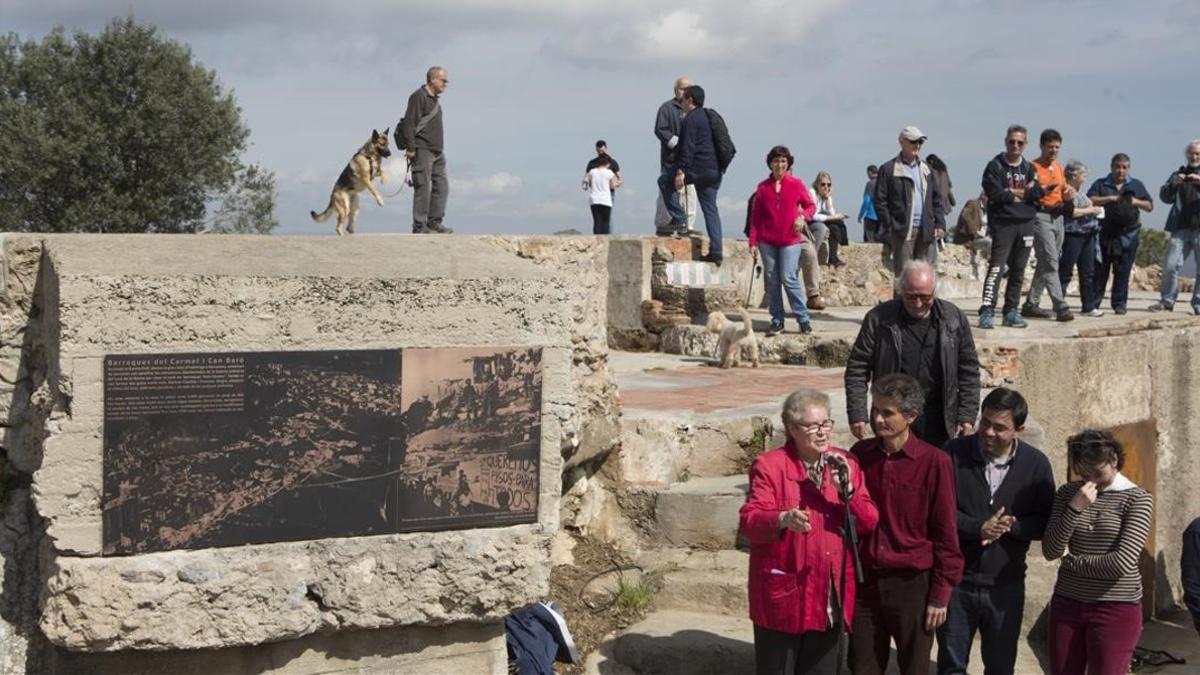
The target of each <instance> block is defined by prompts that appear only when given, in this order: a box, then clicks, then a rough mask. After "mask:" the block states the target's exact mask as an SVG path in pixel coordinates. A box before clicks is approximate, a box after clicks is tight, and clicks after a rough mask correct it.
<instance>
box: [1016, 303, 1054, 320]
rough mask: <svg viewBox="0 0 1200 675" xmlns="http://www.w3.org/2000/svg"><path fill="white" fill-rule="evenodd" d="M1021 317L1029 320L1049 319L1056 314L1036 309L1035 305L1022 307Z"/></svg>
mask: <svg viewBox="0 0 1200 675" xmlns="http://www.w3.org/2000/svg"><path fill="white" fill-rule="evenodd" d="M1021 316H1023V317H1025V318H1027V319H1049V318H1050V317H1052V316H1054V314H1053V313H1052V312H1051V311H1050V310H1048V309H1042V308H1041V307H1034V306H1033V305H1022V306H1021Z"/></svg>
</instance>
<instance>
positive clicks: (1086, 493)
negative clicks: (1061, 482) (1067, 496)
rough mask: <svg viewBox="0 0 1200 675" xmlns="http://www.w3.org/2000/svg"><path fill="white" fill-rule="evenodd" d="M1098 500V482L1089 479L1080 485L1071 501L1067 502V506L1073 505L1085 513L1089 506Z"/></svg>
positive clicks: (1073, 507)
mask: <svg viewBox="0 0 1200 675" xmlns="http://www.w3.org/2000/svg"><path fill="white" fill-rule="evenodd" d="M1095 502H1096V482H1095V481H1091V480H1089V481H1088V482H1086V483H1084V484H1083V485H1080V486H1079V490H1078V491H1076V492H1075V495H1074V496H1072V497H1071V501H1069V502H1067V506H1069V507H1071V508H1072V509H1074V510H1075V511H1077V512H1078V513H1083V512H1084V511H1086V510H1087V507H1089V506H1091V505H1092V504H1094V503H1095Z"/></svg>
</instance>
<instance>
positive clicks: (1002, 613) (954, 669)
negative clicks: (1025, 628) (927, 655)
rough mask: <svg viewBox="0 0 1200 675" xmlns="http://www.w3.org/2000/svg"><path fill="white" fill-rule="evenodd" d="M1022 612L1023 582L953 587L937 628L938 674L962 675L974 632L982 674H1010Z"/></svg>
mask: <svg viewBox="0 0 1200 675" xmlns="http://www.w3.org/2000/svg"><path fill="white" fill-rule="evenodd" d="M1024 613H1025V582H1024V580H1022V581H1020V582H1018V583H1010V584H1007V585H1004V586H996V587H992V586H978V585H975V584H970V583H963V584H961V585H959V586H957V587H956V588H955V589H954V591H953V593H951V594H950V605H949V606H948V607H947V611H946V623H944V624H942V625H941V627H940V628H938V629H937V642H938V655H937V672H938V675H960V674H961V675H965V673H966V672H967V663H968V662H969V661H970V658H971V642H972V641H973V640H974V639H975V633H976V631H978V632H979V637H980V641H981V642H982V645H981V647H982V649H981V650H980V651H981V652H983V672H984V673H985V674H986V675H1012V673H1013V669H1014V668H1015V667H1016V663H1017V641H1018V640H1020V639H1021V617H1022V615H1024ZM976 672H978V671H976Z"/></svg>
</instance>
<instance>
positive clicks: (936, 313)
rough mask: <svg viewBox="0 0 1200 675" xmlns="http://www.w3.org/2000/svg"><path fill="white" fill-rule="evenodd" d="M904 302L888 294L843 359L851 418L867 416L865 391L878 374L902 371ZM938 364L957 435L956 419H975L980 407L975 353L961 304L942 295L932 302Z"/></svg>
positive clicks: (949, 426)
mask: <svg viewBox="0 0 1200 675" xmlns="http://www.w3.org/2000/svg"><path fill="white" fill-rule="evenodd" d="M904 311H905V310H904V303H902V302H901V301H900V300H888V301H887V302H885V303H883V304H881V305H878V306H876V307H874V308H873V309H871V311H869V312H867V316H866V317H865V318H863V323H862V328H861V329H860V330H859V331H858V337H857V338H856V339H855V340H854V346H853V347H851V348H850V357H849V359H848V360H847V361H846V412H847V414H848V416H849V418H850V423H851V424H853V423H855V422H868V421H870V419H869V408H868V406H867V393H868V385H869V384H870V381H871V380H872V379H874V378H876V377H881V376H883V375H888V374H890V373H897V372H900V332H901V330H902V327H901V320H902V318H903V315H902V313H903V312H904ZM932 316H933V319H934V321H935V322H936V324H937V329H938V351H939V352H940V357H941V365H942V383H941V385H942V386H941V389H942V402H943V405H944V406H945V411H944V413H945V414H944V415H943V419H945V420H946V433H947V435H949V437H950V438H954V436H955V431H956V429H955V427H956V426H957V425H958V423H959V422H971V423H972V424H974V423H975V417H976V415H977V414H978V412H979V355H978V354H976V352H975V338H974V337H973V336H972V335H971V324H970V322H969V321H968V320H967V316H966V315H965V314H963V312H962V310H961V309H959V308H958V307H956V306H955V305H954V303H951V302H948V301H946V300H942V299H936V300H934V302H933V310H932Z"/></svg>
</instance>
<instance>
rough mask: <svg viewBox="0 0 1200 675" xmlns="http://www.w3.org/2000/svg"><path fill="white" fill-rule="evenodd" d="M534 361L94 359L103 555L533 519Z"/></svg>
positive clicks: (501, 356)
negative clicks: (100, 390)
mask: <svg viewBox="0 0 1200 675" xmlns="http://www.w3.org/2000/svg"><path fill="white" fill-rule="evenodd" d="M410 362H411V363H412V367H413V368H414V375H413V376H412V377H408V376H407V375H406V374H405V373H406V371H407V369H408V368H409V367H410ZM540 365H541V352H540V350H538V349H421V350H404V351H400V350H344V351H321V352H245V353H208V354H139V355H124V356H119V355H110V356H107V357H105V362H104V498H103V512H104V554H105V555H121V554H130V553H144V552H151V551H165V550H172V549H189V548H209V547H214V546H233V545H240V544H255V543H267V542H278V541H301V540H307V539H319V538H325V537H347V536H361V535H372V534H386V533H394V532H405V531H414V530H423V529H452V528H461V527H480V526H502V525H509V524H514V523H520V522H534V521H536V519H537V488H536V486H537V484H538V464H539V456H540V447H541V443H540V419H541V371H540ZM405 387H409V389H410V390H411V391H410V392H408V393H406V391H405ZM410 438H411V439H412V443H411V445H410ZM410 453H411V455H412V456H411V457H410V456H409V455H410Z"/></svg>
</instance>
